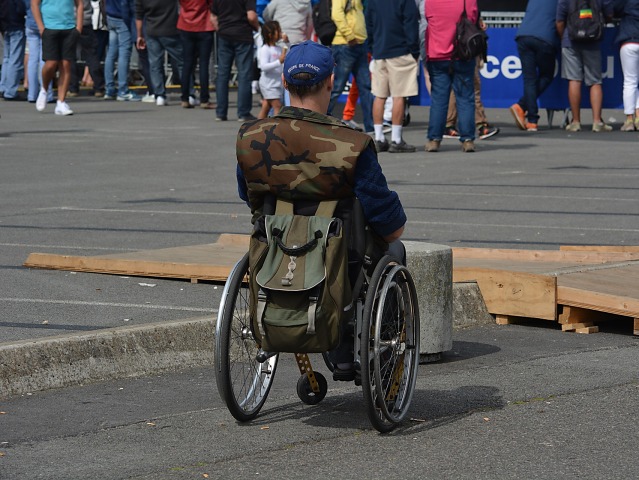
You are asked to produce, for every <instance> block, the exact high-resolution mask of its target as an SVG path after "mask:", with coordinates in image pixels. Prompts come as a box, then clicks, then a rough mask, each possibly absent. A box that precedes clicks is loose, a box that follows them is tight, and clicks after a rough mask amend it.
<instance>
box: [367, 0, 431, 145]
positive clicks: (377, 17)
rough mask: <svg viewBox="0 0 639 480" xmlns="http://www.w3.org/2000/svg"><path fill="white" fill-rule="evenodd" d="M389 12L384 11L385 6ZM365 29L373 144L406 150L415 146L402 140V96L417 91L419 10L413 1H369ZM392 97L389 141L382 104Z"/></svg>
mask: <svg viewBox="0 0 639 480" xmlns="http://www.w3.org/2000/svg"><path fill="white" fill-rule="evenodd" d="M389 8H390V9H391V10H392V11H390V12H389V11H388V9H389ZM366 29H367V31H368V32H370V34H369V37H368V41H369V44H370V48H371V50H372V52H373V59H374V60H373V67H372V82H371V92H372V93H373V95H374V96H375V100H374V101H373V129H374V131H375V144H376V145H377V149H378V151H380V152H384V151H388V152H390V153H409V152H414V151H415V150H416V149H415V147H414V146H413V145H409V144H407V143H406V142H405V141H404V140H403V139H402V125H403V123H404V108H405V98H406V97H412V96H414V95H417V93H418V85H417V70H418V63H419V10H418V8H417V5H416V4H415V0H397V1H394V2H392V3H391V6H390V7H389V4H388V2H387V1H386V0H369V2H368V7H367V9H366ZM388 97H392V99H393V114H392V121H391V123H392V126H391V142H390V144H389V143H388V141H387V140H386V137H385V136H384V103H385V102H386V99H387V98H388Z"/></svg>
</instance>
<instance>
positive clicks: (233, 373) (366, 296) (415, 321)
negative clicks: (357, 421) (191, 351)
mask: <svg viewBox="0 0 639 480" xmlns="http://www.w3.org/2000/svg"><path fill="white" fill-rule="evenodd" d="M353 223H357V222H353ZM359 228H361V227H359ZM353 231H356V230H355V229H353ZM351 238H356V239H360V240H359V241H360V244H359V245H357V246H356V247H355V248H358V249H359V250H357V251H358V252H362V251H363V250H362V249H364V248H365V247H363V246H362V245H361V238H363V237H362V236H361V234H360V235H351ZM351 252H352V249H351V248H350V247H349V263H351V255H352V253H351ZM360 256H361V260H358V261H356V262H355V264H356V271H355V274H354V275H352V276H351V283H352V291H353V296H352V303H351V304H350V305H349V306H348V307H347V308H346V309H345V310H346V311H347V312H350V314H349V315H344V317H348V318H352V319H353V320H350V323H352V329H353V342H354V343H353V354H354V367H355V378H354V380H353V381H354V382H355V384H356V385H358V386H360V385H361V387H362V391H363V397H364V405H365V407H366V412H367V415H368V417H369V419H370V422H371V424H372V425H373V427H374V428H375V429H376V430H378V431H379V432H382V433H385V432H389V431H391V430H392V429H394V428H395V427H396V426H397V425H398V424H400V423H401V422H402V421H403V420H404V418H405V417H406V415H407V413H408V410H409V407H410V404H411V400H412V396H413V392H414V389H415V382H416V378H417V371H418V367H419V339H420V335H419V308H418V304H417V294H416V291H415V284H414V282H413V279H412V276H411V274H410V272H409V271H408V269H407V268H406V267H405V266H404V265H402V264H401V262H400V261H399V260H398V259H396V258H394V257H393V256H391V255H388V254H380V255H378V256H377V258H378V260H377V261H374V260H371V258H369V257H367V256H364V255H360ZM373 262H374V264H373ZM248 278H249V254H248V253H247V254H245V255H244V257H243V258H242V259H241V260H240V261H239V262H238V263H237V264H236V265H235V267H234V268H233V270H232V271H231V274H230V276H229V277H228V280H227V282H226V284H225V286H224V291H223V293H222V298H221V301H220V307H219V311H218V318H217V327H216V348H215V371H216V382H217V388H218V391H219V393H220V396H221V397H222V399H223V400H224V402H225V403H226V406H227V408H228V410H229V411H230V413H231V414H232V415H233V417H235V419H237V420H238V421H240V422H247V421H250V420H252V419H254V418H255V417H256V416H257V415H258V413H259V412H260V409H261V408H262V406H263V405H264V403H265V402H266V399H267V397H268V394H269V390H270V388H271V386H272V384H273V380H274V378H275V371H276V369H277V363H278V359H279V353H277V352H264V351H263V350H262V349H261V348H260V345H259V344H258V342H257V341H256V338H255V336H254V335H253V331H252V324H251V319H250V306H249V299H250V295H249V288H248ZM342 321H347V320H344V319H342ZM322 356H323V359H324V363H325V364H326V367H327V368H328V369H329V370H330V371H333V370H334V368H335V366H334V365H333V364H332V363H331V362H330V360H329V356H328V352H327V353H324V354H322ZM295 357H296V360H297V365H298V367H299V370H300V374H301V376H300V378H299V380H298V382H297V394H298V396H299V398H300V400H302V402H304V403H306V404H308V405H315V404H318V403H319V402H321V401H322V400H323V399H324V397H325V396H326V393H327V391H328V383H327V380H326V378H325V377H324V375H322V374H321V373H320V372H317V371H315V370H313V367H312V366H311V362H310V360H309V357H308V355H307V354H305V353H296V354H295Z"/></svg>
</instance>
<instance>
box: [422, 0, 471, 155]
mask: <svg viewBox="0 0 639 480" xmlns="http://www.w3.org/2000/svg"><path fill="white" fill-rule="evenodd" d="M464 11H466V16H467V18H468V20H469V21H470V23H472V24H477V22H478V19H479V8H478V7H477V1H476V0H427V1H426V7H425V14H426V20H427V21H428V26H427V27H426V55H427V58H428V61H427V63H426V68H427V69H428V74H429V76H430V81H431V107H430V119H429V124H428V134H427V144H426V151H428V152H437V151H438V150H439V147H440V144H441V141H442V138H443V137H444V131H445V128H446V115H447V113H448V101H449V98H450V91H451V88H452V90H453V91H454V92H455V98H456V101H457V115H458V125H459V141H460V142H461V147H462V151H463V152H474V151H475V143H474V140H475V90H474V82H473V76H474V73H475V62H476V61H477V60H476V58H475V56H472V57H470V58H469V59H461V58H459V56H458V55H457V54H456V53H455V36H456V34H457V26H458V24H459V23H461V21H462V15H463V13H464Z"/></svg>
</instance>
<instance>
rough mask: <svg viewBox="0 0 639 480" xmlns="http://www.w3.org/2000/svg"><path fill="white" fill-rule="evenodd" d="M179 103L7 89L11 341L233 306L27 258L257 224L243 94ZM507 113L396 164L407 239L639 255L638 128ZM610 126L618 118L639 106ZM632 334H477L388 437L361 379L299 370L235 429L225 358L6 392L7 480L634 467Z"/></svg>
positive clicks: (193, 290) (202, 239)
mask: <svg viewBox="0 0 639 480" xmlns="http://www.w3.org/2000/svg"><path fill="white" fill-rule="evenodd" d="M170 100H172V102H171V104H170V105H169V106H168V107H156V106H155V105H153V104H143V103H128V102H108V101H103V100H97V99H93V98H90V97H80V98H78V99H72V100H71V102H70V104H71V107H72V108H73V109H74V110H75V112H76V114H75V115H73V116H71V117H59V116H55V115H54V114H53V106H52V105H49V106H48V108H47V110H46V111H45V113H42V114H40V113H37V112H36V111H35V107H34V105H33V104H28V103H26V102H24V103H23V102H2V101H0V115H1V118H0V166H1V170H0V171H1V174H0V185H1V189H0V205H1V206H0V269H1V272H0V278H1V282H2V293H1V294H0V306H1V315H0V347H2V346H7V345H12V344H15V343H17V342H24V341H30V340H37V339H43V338H47V337H54V336H63V337H64V336H71V335H78V334H86V333H91V332H98V331H100V330H103V329H105V328H118V327H129V326H144V325H147V324H157V323H160V324H161V323H163V322H169V321H177V320H181V319H186V318H191V317H201V316H213V315H214V314H215V311H216V308H217V304H218V302H219V295H220V293H221V289H222V286H221V285H216V284H213V283H199V284H191V283H189V282H185V281H176V280H162V279H149V278H143V277H133V276H129V277H127V276H113V275H99V274H89V273H73V272H63V271H53V270H52V271H49V270H38V269H27V268H24V267H23V266H22V263H23V262H24V261H25V260H26V258H27V256H28V255H29V253H32V252H45V253H56V254H69V255H97V254H106V253H117V252H131V251H136V250H146V249H154V248H165V247H175V246H182V245H196V244H202V243H211V242H214V241H215V240H216V238H217V236H218V235H219V234H221V233H247V232H248V231H249V220H250V216H249V213H248V209H247V207H246V206H245V205H244V204H243V203H242V202H241V201H240V200H239V199H238V198H237V190H236V185H235V175H234V172H235V156H234V139H235V135H236V133H237V129H238V127H239V124H238V123H237V122H236V121H235V119H236V117H235V115H234V113H235V112H234V110H233V108H234V104H232V107H231V108H232V109H231V111H230V112H229V121H227V122H215V114H214V112H212V111H206V110H201V109H192V110H187V109H182V108H180V107H179V99H178V98H177V97H175V96H173V97H172V98H170ZM254 111H255V112H256V111H257V110H256V109H254ZM584 113H586V114H587V111H586V112H584ZM427 116H428V108H426V107H412V108H411V123H410V125H409V126H408V127H407V128H405V131H404V133H405V134H404V137H405V139H406V140H407V141H408V142H409V143H413V144H415V145H418V146H420V147H422V146H423V144H424V143H425V132H426V126H427ZM488 116H489V119H490V121H491V122H492V123H494V124H495V125H496V126H498V127H500V129H501V132H500V133H499V135H496V136H495V137H492V138H490V139H487V140H484V141H481V140H479V141H477V152H475V153H466V154H462V153H461V151H460V146H459V142H457V141H455V140H445V141H444V143H443V144H442V149H441V151H440V152H437V153H432V154H429V153H426V152H424V151H423V150H422V149H421V148H420V149H418V151H417V152H416V153H410V154H399V155H392V154H388V153H385V154H382V155H381V156H380V161H381V163H382V167H383V169H384V172H385V174H386V176H387V179H388V181H389V184H390V185H391V188H393V189H395V190H396V191H397V192H398V193H399V195H400V198H401V199H402V202H403V204H404V206H405V208H406V211H407V215H408V218H409V221H408V224H407V229H406V233H405V238H406V239H408V240H416V241H427V242H430V243H437V244H445V245H450V246H467V247H496V248H523V249H557V248H558V247H559V246H560V245H569V244H579V245H639V222H638V221H637V220H638V217H639V194H638V187H637V180H638V179H639V162H637V153H636V152H637V145H638V143H637V142H638V141H639V133H637V132H635V133H624V132H619V131H618V130H616V131H614V132H611V133H601V134H595V133H592V132H590V131H587V130H586V131H583V132H578V133H567V132H565V131H563V130H561V129H559V128H557V125H555V128H554V129H547V126H546V124H545V122H544V121H543V120H542V121H541V122H540V126H541V128H542V130H540V131H539V132H537V133H527V132H520V131H519V130H517V129H516V128H515V126H514V124H513V121H512V118H511V117H510V114H509V112H508V111H507V110H504V109H490V110H488ZM604 118H605V119H606V120H607V121H612V120H615V121H616V124H615V127H616V129H618V127H619V126H620V125H621V122H622V121H623V114H622V112H621V111H605V112H604ZM356 119H357V118H356ZM557 123H559V120H558V118H557V115H556V116H555V124H557ZM583 123H584V124H586V127H587V126H588V120H587V117H585V118H584V122H583ZM544 127H546V128H544ZM627 327H628V328H625V326H624V325H612V326H610V331H608V330H606V328H604V333H600V334H596V335H589V336H579V335H575V334H567V333H562V332H558V331H556V330H555V329H553V328H549V326H548V325H547V324H542V325H534V326H507V327H493V326H491V327H476V328H471V329H466V330H461V331H457V332H456V333H455V344H454V345H455V346H454V350H453V352H449V353H448V354H446V355H445V359H444V362H441V363H436V364H432V365H425V366H422V367H420V379H419V382H418V388H417V393H416V398H415V405H414V409H413V410H414V412H412V416H413V417H414V418H415V420H413V421H411V422H409V423H408V425H407V426H405V427H404V428H403V429H401V430H400V431H399V432H398V433H395V434H393V435H390V436H379V435H377V434H376V433H375V432H374V431H371V430H370V426H369V425H368V423H367V419H366V417H365V413H364V412H363V411H362V404H361V398H360V397H361V394H360V393H359V392H358V391H357V389H355V387H351V386H342V385H337V386H338V387H339V388H337V389H336V390H331V393H329V396H328V397H327V399H326V400H325V401H324V402H323V403H322V404H320V405H319V406H317V407H306V406H302V405H301V404H300V403H299V401H298V400H297V399H296V397H295V393H294V382H295V380H296V374H295V373H294V371H293V370H294V368H293V367H292V366H291V365H288V367H287V366H286V363H283V366H282V367H281V371H280V373H279V374H278V377H279V378H278V380H277V382H278V386H277V387H276V389H275V390H274V391H273V392H272V393H271V396H272V397H273V399H272V400H269V403H268V404H267V407H266V408H265V412H264V415H263V416H261V417H259V419H258V421H256V422H254V423H252V424H250V425H238V424H236V423H235V422H234V421H232V418H231V417H230V415H229V414H228V413H227V412H226V410H225V408H224V407H223V406H222V405H221V403H220V400H219V398H218V397H217V393H216V391H215V386H214V378H213V373H212V371H211V370H210V369H206V368H204V369H190V370H186V371H182V372H180V373H179V374H166V375H163V376H159V377H156V376H152V377H141V378H137V379H121V380H115V381H112V382H106V383H100V384H97V385H90V386H83V387H73V388H67V389H61V390H52V391H48V392H33V393H32V394H30V395H29V394H25V395H22V396H19V397H13V398H11V399H8V400H6V401H3V402H2V403H0V411H1V412H4V413H0V478H3V479H4V478H7V479H20V478H27V477H29V478H61V479H62V478H64V479H75V478H77V479H84V478H89V477H91V476H93V477H98V478H202V476H203V475H204V474H207V475H209V478H247V477H249V476H250V477H253V478H254V477H256V476H263V477H266V478H273V477H275V476H276V475H277V476H279V477H280V478H299V476H301V475H304V476H306V477H308V478H324V477H325V476H327V475H334V474H336V473H339V474H340V475H341V476H343V477H344V478H355V477H357V478H362V477H363V478H381V477H386V478H398V477H400V476H401V477H406V478H417V477H419V478H432V477H435V476H437V477H442V478H532V477H533V476H534V477H536V478H634V476H636V471H637V461H636V455H635V453H634V449H633V445H634V442H633V441H632V439H633V438H635V437H636V432H635V429H634V422H633V420H634V418H633V410H634V408H636V405H637V401H638V400H639V398H638V394H637V387H638V375H637V373H638V372H637V362H636V358H637V344H636V341H637V339H636V338H634V337H632V336H631V335H630V334H629V333H628V332H631V330H632V327H631V324H629V325H628V326H627ZM282 372H284V373H282ZM279 382H282V383H281V386H279V385H280V384H279ZM330 388H331V389H333V388H334V386H333V385H330ZM0 396H1V395H0ZM271 402H272V403H271Z"/></svg>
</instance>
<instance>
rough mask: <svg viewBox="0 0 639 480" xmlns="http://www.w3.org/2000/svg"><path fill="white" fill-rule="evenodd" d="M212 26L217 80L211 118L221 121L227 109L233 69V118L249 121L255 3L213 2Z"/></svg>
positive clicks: (256, 25) (238, 0)
mask: <svg viewBox="0 0 639 480" xmlns="http://www.w3.org/2000/svg"><path fill="white" fill-rule="evenodd" d="M211 11H212V12H213V25H217V42H218V49H217V56H218V61H217V63H218V65H217V81H216V85H215V87H216V88H215V93H216V96H217V109H216V115H215V119H216V120H217V121H225V120H226V119H227V116H228V107H229V80H230V77H231V66H232V65H233V62H234V61H235V65H236V66H237V119H238V121H240V122H243V121H246V120H253V119H254V118H255V117H254V116H253V115H252V114H251V106H252V105H251V104H252V98H253V97H252V94H251V80H252V79H253V77H252V75H253V32H254V31H255V32H256V31H257V30H258V29H259V27H260V25H259V22H258V19H257V12H256V11H255V0H215V1H214V2H213V7H212V8H211Z"/></svg>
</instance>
